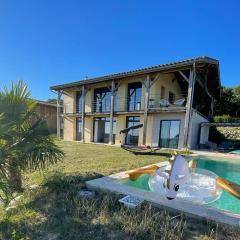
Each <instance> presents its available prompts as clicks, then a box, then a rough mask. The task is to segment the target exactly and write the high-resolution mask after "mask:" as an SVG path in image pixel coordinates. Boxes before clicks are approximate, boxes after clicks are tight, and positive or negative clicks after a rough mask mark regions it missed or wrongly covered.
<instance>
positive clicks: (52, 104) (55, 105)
mask: <svg viewBox="0 0 240 240" xmlns="http://www.w3.org/2000/svg"><path fill="white" fill-rule="evenodd" d="M35 101H36V102H37V104H39V105H45V106H49V107H57V104H55V103H50V102H45V101H40V100H36V99H35Z"/></svg>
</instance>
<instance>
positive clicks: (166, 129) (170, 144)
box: [159, 120, 180, 148]
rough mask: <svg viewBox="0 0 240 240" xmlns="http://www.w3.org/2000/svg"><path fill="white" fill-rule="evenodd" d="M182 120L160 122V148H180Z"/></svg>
mask: <svg viewBox="0 0 240 240" xmlns="http://www.w3.org/2000/svg"><path fill="white" fill-rule="evenodd" d="M179 132H180V120H162V121H161V122H160V138H159V146H160V147H164V148H178V141H179Z"/></svg>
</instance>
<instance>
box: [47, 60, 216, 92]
mask: <svg viewBox="0 0 240 240" xmlns="http://www.w3.org/2000/svg"><path fill="white" fill-rule="evenodd" d="M193 63H210V64H215V65H217V66H218V64H219V62H218V60H216V59H213V58H210V57H206V56H203V57H196V58H191V59H187V60H184V61H177V62H171V63H167V64H161V65H156V66H152V67H146V68H141V69H136V70H133V71H128V72H122V73H116V74H111V75H106V76H102V77H96V78H92V79H87V80H80V81H76V82H71V83H67V84H62V85H56V86H52V87H50V89H51V90H62V89H65V88H71V87H74V86H81V85H85V84H93V83H97V82H103V81H108V80H114V79H120V78H125V77H132V76H136V75H141V74H148V73H153V72H158V71H165V70H171V69H174V68H180V67H186V66H190V65H192V64H193Z"/></svg>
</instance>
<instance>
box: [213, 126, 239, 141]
mask: <svg viewBox="0 0 240 240" xmlns="http://www.w3.org/2000/svg"><path fill="white" fill-rule="evenodd" d="M217 130H218V131H219V132H220V133H221V134H222V135H224V137H225V138H226V139H231V140H240V127H217Z"/></svg>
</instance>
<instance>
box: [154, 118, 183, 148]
mask: <svg viewBox="0 0 240 240" xmlns="http://www.w3.org/2000/svg"><path fill="white" fill-rule="evenodd" d="M171 121H177V122H179V129H178V142H177V147H176V148H178V147H179V139H180V130H181V119H163V120H160V129H159V139H158V146H159V147H162V146H161V132H162V122H171ZM170 131H171V124H170V128H169V133H170ZM169 140H170V139H168V141H169ZM164 148H171V147H169V142H168V147H164Z"/></svg>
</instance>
